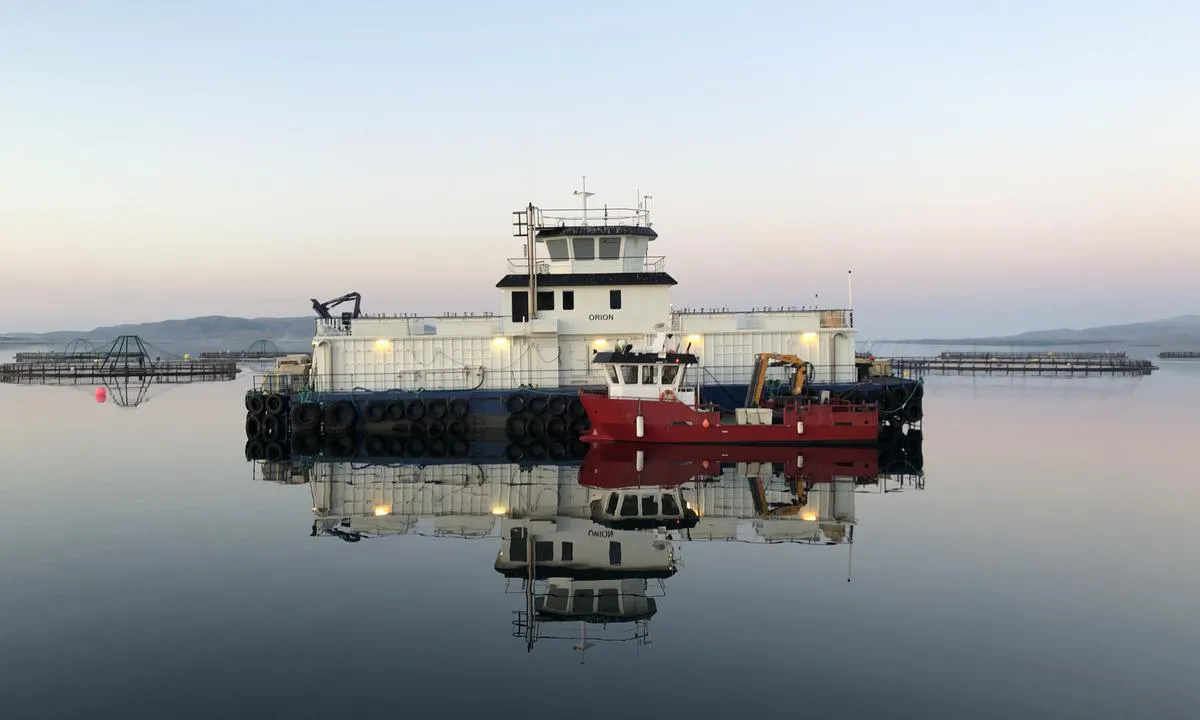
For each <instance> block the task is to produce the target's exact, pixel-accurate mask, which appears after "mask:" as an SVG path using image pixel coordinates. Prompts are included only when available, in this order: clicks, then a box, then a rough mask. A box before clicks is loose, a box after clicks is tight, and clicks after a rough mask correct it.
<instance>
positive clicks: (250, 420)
mask: <svg viewBox="0 0 1200 720" xmlns="http://www.w3.org/2000/svg"><path fill="white" fill-rule="evenodd" d="M262 436H263V423H262V418H261V417H260V416H258V415H247V416H246V439H247V440H260V439H262Z"/></svg>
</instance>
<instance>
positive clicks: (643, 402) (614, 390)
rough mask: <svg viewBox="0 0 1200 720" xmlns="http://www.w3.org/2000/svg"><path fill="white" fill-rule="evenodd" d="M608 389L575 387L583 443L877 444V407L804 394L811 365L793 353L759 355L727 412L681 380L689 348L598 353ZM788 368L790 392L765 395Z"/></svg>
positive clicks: (693, 360) (689, 362)
mask: <svg viewBox="0 0 1200 720" xmlns="http://www.w3.org/2000/svg"><path fill="white" fill-rule="evenodd" d="M592 362H594V363H597V364H600V365H601V366H603V368H604V375H605V380H606V382H607V386H608V387H607V389H606V390H605V391H601V392H594V391H587V390H581V391H580V393H579V398H580V400H581V402H582V403H583V406H584V408H585V409H586V410H587V414H588V419H589V420H590V421H591V424H592V429H591V431H590V432H589V433H587V434H585V435H583V436H582V438H581V439H582V440H584V441H585V442H592V443H596V442H604V441H613V440H616V441H625V442H644V443H678V444H720V445H834V444H855V445H871V444H875V442H876V441H877V439H878V437H879V411H878V409H877V407H876V406H875V404H874V403H852V402H846V401H843V400H838V399H831V398H830V397H829V396H828V393H822V395H821V397H817V398H814V397H808V396H806V395H805V393H804V382H805V379H806V377H807V374H808V370H809V367H810V366H809V364H808V362H806V361H805V360H802V359H801V358H799V357H796V356H794V355H781V354H778V353H760V354H758V355H756V356H755V362H754V373H753V375H752V377H751V382H750V386H749V389H748V390H747V393H746V402H745V403H744V407H741V408H737V409H735V410H725V409H722V408H721V407H719V406H716V405H710V404H704V403H703V402H701V399H700V396H699V389H698V388H697V387H695V386H689V385H688V383H687V382H686V379H687V376H688V369H689V368H692V367H694V366H696V365H698V364H699V359H698V358H697V357H696V356H695V355H692V354H690V353H687V352H670V351H666V350H662V351H657V352H656V351H653V350H651V351H635V350H633V348H632V347H631V346H629V345H626V346H624V347H619V348H617V349H616V350H614V351H613V352H603V353H596V354H595V355H593V357H592ZM771 367H787V368H790V370H791V372H792V379H791V383H790V385H791V387H790V392H788V393H786V394H781V395H775V396H774V397H771V398H768V399H764V398H763V395H764V387H765V385H766V380H767V371H768V369H769V368H771Z"/></svg>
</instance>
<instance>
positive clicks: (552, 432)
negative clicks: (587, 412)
mask: <svg viewBox="0 0 1200 720" xmlns="http://www.w3.org/2000/svg"><path fill="white" fill-rule="evenodd" d="M566 436H567V421H566V420H563V419H562V418H561V417H558V416H557V415H551V416H550V417H548V418H546V437H550V438H554V439H555V440H562V439H563V438H565V437H566Z"/></svg>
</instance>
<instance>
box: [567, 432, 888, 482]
mask: <svg viewBox="0 0 1200 720" xmlns="http://www.w3.org/2000/svg"><path fill="white" fill-rule="evenodd" d="M733 463H766V464H771V465H774V466H776V472H778V473H780V474H782V475H784V476H785V477H790V478H798V477H800V476H803V477H804V478H805V479H807V481H808V482H809V483H810V484H817V483H823V482H832V480H833V478H834V477H846V476H852V477H874V476H876V475H878V474H879V463H878V451H877V450H876V449H875V448H870V447H845V446H840V447H829V446H826V447H820V446H810V447H802V448H797V447H780V446H770V447H762V446H742V445H727V446H721V447H705V446H702V445H668V444H665V443H654V444H638V443H599V444H596V445H594V446H592V448H591V450H589V451H588V454H587V457H585V458H584V460H583V467H582V468H580V471H579V483H580V484H581V485H586V486H588V487H596V488H621V487H638V486H649V485H654V486H659V487H674V486H676V485H682V484H683V483H686V482H691V481H693V480H695V481H702V480H704V479H705V478H709V477H715V476H718V475H720V474H721V467H722V466H723V465H730V464H733Z"/></svg>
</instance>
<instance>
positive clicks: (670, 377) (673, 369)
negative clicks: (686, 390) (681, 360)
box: [663, 365, 679, 385]
mask: <svg viewBox="0 0 1200 720" xmlns="http://www.w3.org/2000/svg"><path fill="white" fill-rule="evenodd" d="M678 374H679V366H678V365H663V385H670V384H671V383H673V382H675V376H676V375H678Z"/></svg>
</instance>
